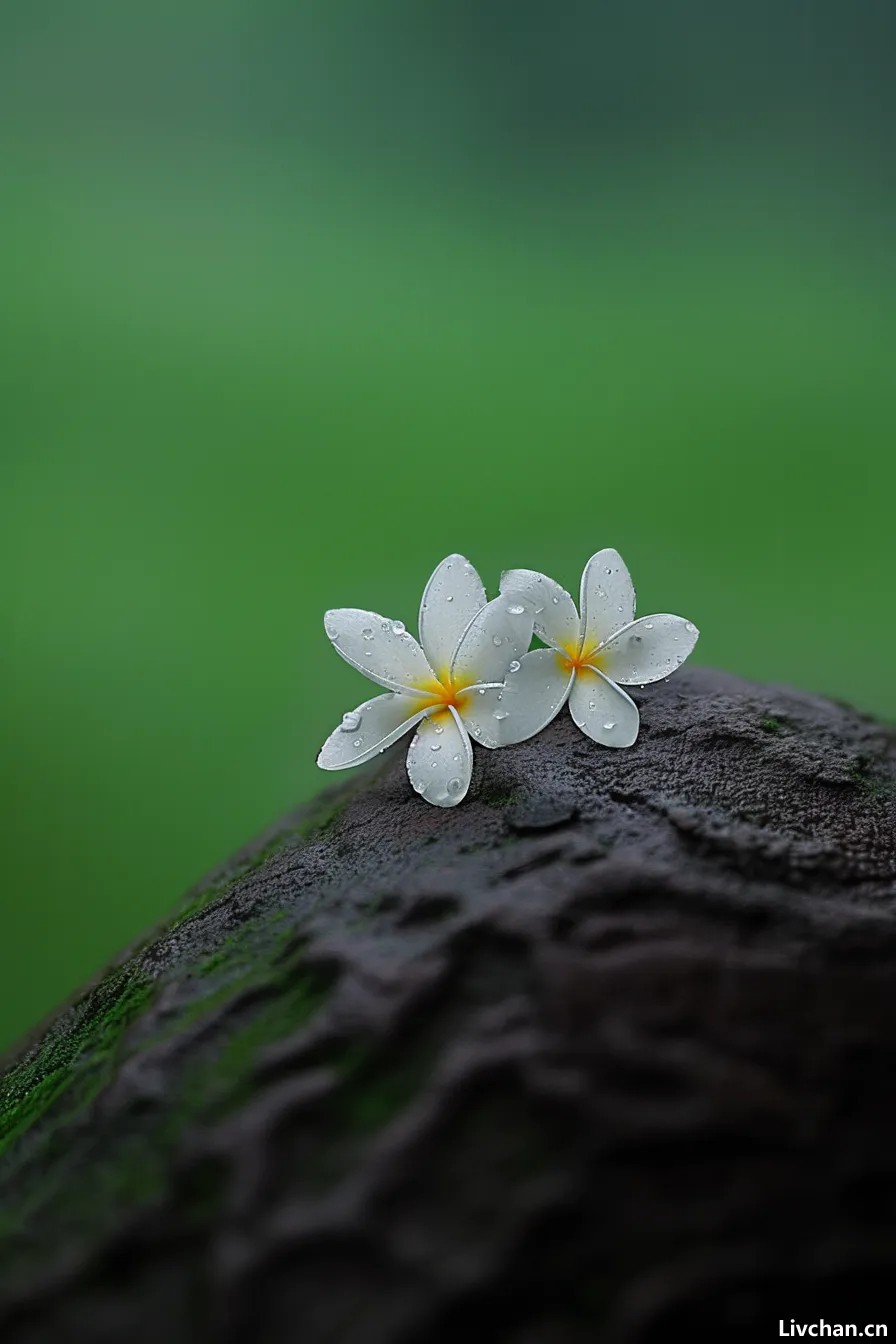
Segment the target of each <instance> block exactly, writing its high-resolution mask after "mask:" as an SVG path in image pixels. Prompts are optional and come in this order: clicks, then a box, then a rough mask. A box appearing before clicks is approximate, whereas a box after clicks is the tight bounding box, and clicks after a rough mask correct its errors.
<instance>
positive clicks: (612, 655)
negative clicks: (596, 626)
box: [597, 614, 700, 686]
mask: <svg viewBox="0 0 896 1344" xmlns="http://www.w3.org/2000/svg"><path fill="white" fill-rule="evenodd" d="M699 634H700V631H699V630H698V629H697V627H696V625H694V623H693V621H686V620H685V619H684V617H683V616H670V615H668V614H661V615H659V616H642V617H641V618H640V620H637V621H632V623H631V625H627V626H626V627H625V628H624V629H623V630H620V631H619V632H618V633H617V634H615V635H613V637H612V638H611V639H609V640H608V641H607V643H606V645H605V646H604V647H603V648H602V649H601V650H600V652H599V654H598V655H597V656H598V658H599V661H600V669H601V671H602V672H605V673H606V674H607V676H608V677H610V678H612V680H613V681H617V682H619V683H621V685H623V686H646V685H648V684H649V683H650V682H651V681H659V680H660V679H661V678H662V677H668V676H671V674H672V673H673V672H674V671H675V669H676V668H677V667H681V664H682V663H683V662H684V660H685V659H686V658H687V656H688V654H689V653H690V652H691V650H692V649H693V647H694V645H695V644H696V643H697V637H698V635H699Z"/></svg>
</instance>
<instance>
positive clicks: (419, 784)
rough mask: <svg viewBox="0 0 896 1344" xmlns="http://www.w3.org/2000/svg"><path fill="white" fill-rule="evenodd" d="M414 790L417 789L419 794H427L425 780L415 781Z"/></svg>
mask: <svg viewBox="0 0 896 1344" xmlns="http://www.w3.org/2000/svg"><path fill="white" fill-rule="evenodd" d="M414 788H415V789H416V791H417V793H425V792H426V785H425V784H424V783H423V780H422V779H415V780H414Z"/></svg>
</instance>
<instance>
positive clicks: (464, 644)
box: [451, 592, 532, 686]
mask: <svg viewBox="0 0 896 1344" xmlns="http://www.w3.org/2000/svg"><path fill="white" fill-rule="evenodd" d="M531 642H532V607H531V606H530V605H529V603H528V602H526V600H525V598H523V597H521V596H520V595H519V594H517V593H514V592H507V593H504V594H503V596H501V597H496V598H495V599H494V601H493V602H488V603H486V605H485V606H484V607H483V608H482V609H481V611H478V612H477V613H476V615H475V616H474V617H473V619H472V621H470V623H469V625H468V626H467V628H466V630H465V631H464V633H463V634H462V635H461V637H460V643H459V644H458V646H457V649H456V651H455V654H454V658H453V659H452V662H451V679H452V681H453V682H454V684H455V685H456V686H463V685H465V684H466V685H470V684H471V683H473V682H495V681H503V680H504V677H505V676H506V674H507V668H508V667H509V665H510V664H511V663H512V662H514V661H517V660H519V659H520V658H521V657H522V656H523V654H524V653H525V652H526V650H527V649H528V647H529V645H530V643H531Z"/></svg>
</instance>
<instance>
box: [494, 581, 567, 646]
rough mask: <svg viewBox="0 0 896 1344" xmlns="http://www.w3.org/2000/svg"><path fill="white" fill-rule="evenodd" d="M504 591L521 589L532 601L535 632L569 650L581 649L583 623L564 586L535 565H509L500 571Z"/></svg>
mask: <svg viewBox="0 0 896 1344" xmlns="http://www.w3.org/2000/svg"><path fill="white" fill-rule="evenodd" d="M501 592H502V593H510V592H514V593H519V594H521V595H522V596H523V597H526V598H528V600H529V601H530V602H531V603H532V608H533V611H534V615H535V621H534V625H535V633H536V634H537V635H538V636H539V638H540V639H543V640H544V641H545V643H546V644H552V645H553V646H554V648H555V649H563V650H566V651H568V652H570V653H576V652H578V648H579V642H580V638H581V623H580V621H579V613H578V612H577V611H576V604H575V602H573V600H572V598H571V597H570V595H569V593H568V592H567V591H566V589H565V588H561V587H560V585H559V583H555V581H554V580H553V579H549V578H548V576H547V575H546V574H539V573H538V571H537V570H534V569H506V570H505V571H504V573H503V574H502V575H501Z"/></svg>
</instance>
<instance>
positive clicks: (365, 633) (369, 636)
mask: <svg viewBox="0 0 896 1344" xmlns="http://www.w3.org/2000/svg"><path fill="white" fill-rule="evenodd" d="M361 634H362V635H363V636H364V638H365V639H373V630H372V629H371V627H370V626H369V625H368V626H365V627H364V629H363V630H362V631H361Z"/></svg>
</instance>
